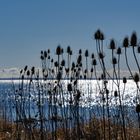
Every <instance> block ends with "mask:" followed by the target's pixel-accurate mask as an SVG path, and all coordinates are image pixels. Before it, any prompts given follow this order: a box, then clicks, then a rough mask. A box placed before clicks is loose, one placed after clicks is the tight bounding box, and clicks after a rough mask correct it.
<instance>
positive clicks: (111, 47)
mask: <svg viewBox="0 0 140 140" xmlns="http://www.w3.org/2000/svg"><path fill="white" fill-rule="evenodd" d="M109 48H110V49H111V50H114V49H116V45H115V41H114V39H112V40H111V41H110V46H109Z"/></svg>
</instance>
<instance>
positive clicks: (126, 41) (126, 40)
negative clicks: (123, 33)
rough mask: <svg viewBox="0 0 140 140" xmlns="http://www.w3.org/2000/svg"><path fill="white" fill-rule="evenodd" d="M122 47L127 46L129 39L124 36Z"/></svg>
mask: <svg viewBox="0 0 140 140" xmlns="http://www.w3.org/2000/svg"><path fill="white" fill-rule="evenodd" d="M123 47H124V48H128V47H129V39H128V37H125V38H124V40H123Z"/></svg>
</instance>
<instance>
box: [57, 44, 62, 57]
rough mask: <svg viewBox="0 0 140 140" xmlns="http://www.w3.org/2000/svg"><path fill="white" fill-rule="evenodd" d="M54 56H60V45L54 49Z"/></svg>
mask: <svg viewBox="0 0 140 140" xmlns="http://www.w3.org/2000/svg"><path fill="white" fill-rule="evenodd" d="M56 54H57V55H60V54H61V46H60V45H58V46H57V48H56Z"/></svg>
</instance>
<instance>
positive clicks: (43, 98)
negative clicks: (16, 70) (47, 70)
mask: <svg viewBox="0 0 140 140" xmlns="http://www.w3.org/2000/svg"><path fill="white" fill-rule="evenodd" d="M69 83H70V81H69V80H62V81H60V82H59V83H57V82H56V81H55V80H48V81H42V80H40V81H35V80H33V81H32V82H31V83H30V81H28V80H25V81H21V80H13V81H12V80H1V81H0V109H1V110H0V116H1V117H3V116H6V118H7V119H9V120H12V121H15V120H16V117H17V116H16V115H17V113H19V112H20V113H21V114H20V115H21V116H20V117H21V118H22V117H24V116H26V117H27V118H28V116H29V114H30V115H31V117H33V118H34V117H37V116H39V111H38V107H39V106H38V104H40V106H41V109H42V112H43V114H45V117H46V118H48V117H49V116H48V114H49V113H50V109H51V113H52V114H53V113H54V112H55V109H56V108H57V109H56V110H57V113H58V114H59V116H61V115H62V114H63V113H62V112H65V113H66V112H67V113H68V116H70V115H71V113H72V111H71V110H72V109H73V113H76V111H77V108H76V97H77V94H78V92H79V93H80V98H79V102H78V112H79V115H80V117H81V118H82V119H84V120H88V119H89V116H90V115H92V116H96V117H102V113H103V108H102V106H103V105H105V114H106V115H107V110H106V107H107V106H106V104H108V106H109V111H110V114H111V117H112V118H113V117H114V116H115V115H116V111H117V112H119V105H120V102H119V97H118V96H117V97H115V96H114V91H116V90H117V91H118V86H117V84H118V82H117V81H116V80H113V81H112V80H108V83H107V84H106V87H107V89H108V91H109V93H108V103H107V101H106V100H104V101H103V97H106V94H105V93H104V82H103V81H101V80H100V81H97V80H78V81H77V84H76V85H74V81H73V82H71V85H72V91H68V89H67V85H68V84H69ZM119 89H120V97H121V100H122V105H123V106H124V111H125V113H127V114H128V116H129V117H130V118H132V119H133V121H134V122H136V121H137V113H136V111H135V106H136V104H137V103H138V102H139V90H138V89H137V86H136V84H135V83H134V81H132V80H127V83H126V84H124V83H123V81H122V80H120V81H119ZM50 91H51V92H50ZM52 93H53V95H50V94H52ZM54 94H55V95H54ZM55 101H56V102H55ZM70 101H72V102H71V103H70ZM50 105H51V108H49V107H50ZM16 107H18V108H16ZM53 111H54V112H53ZM63 115H64V114H63Z"/></svg>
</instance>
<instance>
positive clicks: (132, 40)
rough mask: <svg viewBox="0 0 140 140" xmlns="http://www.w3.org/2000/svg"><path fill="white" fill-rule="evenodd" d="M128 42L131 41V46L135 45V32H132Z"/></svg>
mask: <svg viewBox="0 0 140 140" xmlns="http://www.w3.org/2000/svg"><path fill="white" fill-rule="evenodd" d="M130 43H131V46H133V47H135V46H137V34H136V32H133V33H132V35H131V41H130Z"/></svg>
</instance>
